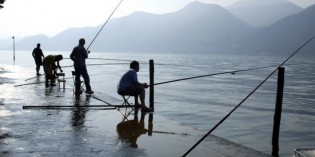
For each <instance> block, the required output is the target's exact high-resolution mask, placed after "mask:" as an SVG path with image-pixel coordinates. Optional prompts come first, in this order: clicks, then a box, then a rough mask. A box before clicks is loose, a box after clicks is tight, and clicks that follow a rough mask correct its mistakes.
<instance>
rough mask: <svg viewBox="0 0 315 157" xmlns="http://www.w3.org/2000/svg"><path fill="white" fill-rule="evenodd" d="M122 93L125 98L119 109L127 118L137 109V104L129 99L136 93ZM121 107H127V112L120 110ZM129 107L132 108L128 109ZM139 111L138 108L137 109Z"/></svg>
mask: <svg viewBox="0 0 315 157" xmlns="http://www.w3.org/2000/svg"><path fill="white" fill-rule="evenodd" d="M119 95H121V97H122V98H123V103H122V104H121V106H120V107H117V110H118V111H119V112H120V113H121V114H122V115H123V116H124V119H126V120H127V118H128V116H129V115H130V114H131V112H132V111H134V110H135V106H133V105H131V104H130V103H129V102H128V100H129V98H130V97H132V96H134V95H127V94H119ZM121 108H125V113H122V111H120V109H121ZM128 108H130V110H129V111H128ZM135 111H137V110H135Z"/></svg>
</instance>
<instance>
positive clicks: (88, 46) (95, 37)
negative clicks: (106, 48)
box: [86, 0, 123, 52]
mask: <svg viewBox="0 0 315 157" xmlns="http://www.w3.org/2000/svg"><path fill="white" fill-rule="evenodd" d="M122 2H123V0H121V1H120V2H119V3H118V5H117V6H116V8H115V9H114V11H113V12H112V13H111V14H110V16H109V17H108V18H107V20H106V21H105V23H104V24H103V26H102V27H101V29H100V30H99V31H98V32H97V34H96V35H95V37H94V39H93V40H92V42H91V43H90V45H89V46H88V47H87V49H86V50H87V52H89V51H88V50H89V48H90V46H91V45H92V43H93V42H94V40H95V39H96V38H97V36H98V35H99V34H100V32H101V31H102V29H103V28H104V26H105V25H106V24H107V22H108V21H109V19H110V18H111V17H112V16H113V14H114V13H115V11H116V10H117V8H118V7H119V6H120V4H121V3H122Z"/></svg>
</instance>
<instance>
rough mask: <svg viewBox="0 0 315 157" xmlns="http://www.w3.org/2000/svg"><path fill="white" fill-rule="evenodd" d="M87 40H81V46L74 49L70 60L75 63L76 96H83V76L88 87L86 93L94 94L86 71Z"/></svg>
mask: <svg viewBox="0 0 315 157" xmlns="http://www.w3.org/2000/svg"><path fill="white" fill-rule="evenodd" d="M84 44H85V39H84V38H81V39H80V40H79V45H78V46H76V47H75V48H73V51H72V53H71V54H70V59H71V60H72V61H73V66H74V70H75V94H81V92H82V91H81V89H80V85H81V80H80V76H81V75H82V77H83V79H84V83H85V87H86V91H85V93H87V94H93V93H94V92H93V91H92V90H91V86H90V77H89V74H88V72H87V69H86V64H85V59H87V58H88V53H90V51H89V52H87V50H86V49H85V47H84Z"/></svg>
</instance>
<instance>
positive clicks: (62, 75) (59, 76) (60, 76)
mask: <svg viewBox="0 0 315 157" xmlns="http://www.w3.org/2000/svg"><path fill="white" fill-rule="evenodd" d="M56 75H57V82H58V89H60V83H62V84H63V90H65V87H66V79H65V73H56Z"/></svg>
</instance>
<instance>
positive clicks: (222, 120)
mask: <svg viewBox="0 0 315 157" xmlns="http://www.w3.org/2000/svg"><path fill="white" fill-rule="evenodd" d="M314 38H315V36H313V37H312V38H310V39H309V40H308V41H307V42H305V43H304V44H303V45H302V46H300V47H299V48H298V49H297V50H296V51H294V52H293V53H292V54H291V55H290V56H289V57H288V58H287V59H286V60H285V61H283V62H282V63H281V64H280V65H279V66H278V67H277V68H276V69H275V70H274V71H273V72H272V73H271V74H270V75H268V76H267V78H266V79H264V80H263V81H262V82H261V83H260V84H259V85H258V86H257V87H256V88H255V89H254V90H253V91H251V92H250V93H249V94H248V95H247V96H246V97H245V98H244V99H243V100H242V101H241V102H240V103H239V104H238V105H236V106H235V107H234V108H233V109H232V110H231V111H230V112H229V113H228V114H227V115H226V116H224V117H223V118H222V119H221V120H220V121H219V122H218V123H217V124H216V125H215V126H214V127H213V128H212V129H210V130H209V132H207V133H206V134H205V135H204V136H203V137H202V138H201V139H200V140H199V141H198V142H197V143H195V144H194V145H193V146H192V147H191V148H190V149H189V150H188V151H187V152H186V153H185V154H183V155H182V157H185V156H187V155H188V154H189V153H190V152H191V151H192V150H193V149H194V148H195V147H197V145H199V144H200V143H201V142H202V141H203V140H204V139H205V138H206V137H207V136H208V135H210V134H211V133H212V132H213V131H214V130H215V129H216V128H217V127H218V126H219V125H221V124H222V123H223V122H224V121H225V120H226V119H227V118H228V117H229V116H230V115H231V114H232V113H233V112H234V111H235V110H236V109H237V108H238V107H240V106H241V105H242V104H243V103H244V102H245V101H246V100H247V99H248V98H249V97H250V96H251V95H252V94H253V93H254V92H255V91H256V90H257V89H258V88H259V87H260V86H262V85H263V84H264V83H265V82H266V81H267V80H268V79H269V78H270V77H271V76H272V75H273V74H274V73H275V72H276V71H277V70H278V69H279V68H280V67H281V66H282V65H284V64H285V63H286V62H287V61H288V60H289V59H290V58H291V57H293V56H294V55H295V54H296V53H298V52H299V51H300V50H301V49H302V48H303V47H304V46H305V45H307V44H308V43H309V42H311V41H312V40H313V39H314Z"/></svg>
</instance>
